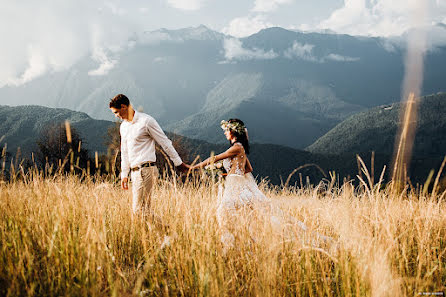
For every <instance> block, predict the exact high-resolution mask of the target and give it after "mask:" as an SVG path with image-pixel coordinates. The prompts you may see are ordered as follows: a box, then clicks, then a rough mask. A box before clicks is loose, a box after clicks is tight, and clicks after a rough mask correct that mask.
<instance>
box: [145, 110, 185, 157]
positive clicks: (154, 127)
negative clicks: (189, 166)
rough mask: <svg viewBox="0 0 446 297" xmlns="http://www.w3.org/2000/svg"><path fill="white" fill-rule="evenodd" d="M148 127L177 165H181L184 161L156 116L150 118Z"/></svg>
mask: <svg viewBox="0 0 446 297" xmlns="http://www.w3.org/2000/svg"><path fill="white" fill-rule="evenodd" d="M146 126H147V129H148V131H149V133H150V135H151V136H152V138H153V139H154V140H155V141H156V142H157V143H158V144H159V145H160V146H161V148H162V149H163V151H164V152H165V153H166V154H167V155H168V156H169V158H170V159H171V160H172V162H173V164H174V165H175V166H179V165H181V163H183V161H182V160H181V158H180V156H179V155H178V153H177V151H176V150H175V148H174V147H173V145H172V141H170V139H169V138H167V136H166V134H164V132H163V130H162V129H161V127H160V125H159V124H158V122H157V121H156V120H155V119H154V118H150V119H148V120H147V123H146Z"/></svg>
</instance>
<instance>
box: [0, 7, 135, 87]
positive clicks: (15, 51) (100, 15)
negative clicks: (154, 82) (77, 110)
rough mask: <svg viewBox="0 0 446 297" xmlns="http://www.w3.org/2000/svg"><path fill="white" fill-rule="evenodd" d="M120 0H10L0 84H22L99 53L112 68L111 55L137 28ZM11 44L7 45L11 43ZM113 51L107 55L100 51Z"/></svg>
mask: <svg viewBox="0 0 446 297" xmlns="http://www.w3.org/2000/svg"><path fill="white" fill-rule="evenodd" d="M119 3H120V2H119V1H118V0H107V1H102V0H91V1H90V0H78V1H57V0H41V1H38V2H35V1H7V2H5V3H2V9H1V10H0V20H1V21H2V24H9V25H8V26H6V25H2V26H0V36H2V39H3V41H2V45H3V47H2V48H1V54H0V65H2V67H1V68H0V87H2V86H4V85H20V84H23V83H26V82H28V81H30V80H32V79H34V78H36V77H38V76H40V75H43V74H45V73H47V72H51V71H60V70H63V69H67V68H69V67H71V66H72V65H73V64H74V63H76V62H77V61H79V59H81V58H83V57H85V56H87V55H89V54H91V53H93V57H94V58H95V59H96V60H97V61H98V62H99V63H100V66H99V68H98V69H96V70H93V71H92V72H91V73H92V74H101V73H106V72H107V71H108V70H110V69H111V68H112V67H113V66H114V64H115V62H113V61H114V60H113V59H111V58H110V57H109V55H110V54H116V52H117V51H119V49H120V48H122V47H123V46H124V45H125V44H126V43H128V37H129V36H130V35H131V34H132V33H133V32H135V31H136V30H135V28H137V26H136V24H135V23H133V21H132V18H129V17H128V15H127V12H126V10H124V9H120V8H119V5H118V4H119ZM6 45H7V46H6ZM101 51H102V52H103V53H107V55H108V56H107V55H105V54H104V55H105V56H101V55H100V54H98V53H100V52H101Z"/></svg>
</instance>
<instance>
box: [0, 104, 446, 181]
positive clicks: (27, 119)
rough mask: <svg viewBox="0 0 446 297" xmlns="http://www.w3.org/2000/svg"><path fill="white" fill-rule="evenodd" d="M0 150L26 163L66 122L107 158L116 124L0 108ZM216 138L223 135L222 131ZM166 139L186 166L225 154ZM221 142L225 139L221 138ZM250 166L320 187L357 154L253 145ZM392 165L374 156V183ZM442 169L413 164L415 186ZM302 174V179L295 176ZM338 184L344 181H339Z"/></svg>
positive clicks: (349, 174) (427, 162) (346, 170)
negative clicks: (176, 145)
mask: <svg viewBox="0 0 446 297" xmlns="http://www.w3.org/2000/svg"><path fill="white" fill-rule="evenodd" d="M0 118H1V119H2V121H0V146H1V147H3V146H4V145H5V143H7V148H8V152H9V153H10V154H11V156H12V157H14V156H15V153H16V150H17V148H18V147H20V148H21V151H22V154H21V158H30V154H31V152H32V151H35V150H36V149H37V147H36V140H37V139H38V137H39V134H40V133H41V131H42V129H44V127H46V126H47V125H49V124H50V123H55V122H64V121H65V120H69V121H70V122H71V125H72V127H74V128H75V129H76V130H77V131H78V132H79V134H80V136H81V138H82V139H83V141H84V142H83V145H84V147H85V148H87V149H88V150H89V151H90V153H93V152H94V151H98V152H100V153H101V152H102V153H105V152H106V150H107V149H106V147H105V145H104V140H105V135H106V134H107V129H108V128H109V127H111V126H113V125H115V123H114V122H111V121H104V120H95V119H93V118H91V117H89V116H88V115H86V114H85V113H82V112H75V111H71V110H68V109H61V108H47V107H42V106H19V107H10V106H0ZM218 133H219V135H223V132H222V131H221V129H220V130H219V131H218ZM166 134H167V135H168V137H169V138H170V139H175V138H179V139H180V143H181V145H182V146H184V147H185V148H186V151H189V156H188V160H185V161H186V162H192V161H193V160H194V159H195V157H196V156H197V155H200V157H201V159H202V160H203V159H206V158H207V157H209V156H210V154H211V152H212V151H213V152H215V153H220V152H223V151H224V150H226V149H227V148H228V146H229V144H228V143H225V144H224V143H221V144H214V143H210V142H206V141H203V140H198V139H192V138H188V137H183V136H179V135H176V134H173V133H170V132H167V133H166ZM222 137H223V136H222ZM361 156H362V157H363V158H364V160H365V162H366V164H367V166H368V167H369V168H370V167H371V164H370V158H371V156H370V153H363V154H361ZM249 158H250V161H251V163H252V165H253V167H254V175H255V176H258V177H259V178H267V179H268V180H269V181H271V182H272V183H273V184H281V183H282V182H285V181H286V179H287V177H288V175H289V174H290V173H291V172H292V171H293V170H294V169H296V168H298V167H300V166H303V165H306V164H316V165H318V166H319V167H320V168H321V169H322V170H323V171H324V172H325V175H326V176H324V174H323V173H322V172H321V171H320V170H319V169H317V168H316V167H315V166H309V167H305V168H303V169H301V170H299V171H298V172H297V173H296V174H295V175H294V176H293V178H292V179H291V184H294V183H298V184H299V183H300V180H301V178H302V182H303V184H305V183H306V182H307V177H308V181H309V182H310V183H313V184H314V183H318V182H319V181H320V180H321V179H323V178H328V172H329V171H335V172H336V174H338V175H339V176H340V177H341V178H342V177H346V178H351V179H355V177H356V174H357V173H358V167H357V162H356V154H354V153H344V154H342V155H336V156H335V155H324V154H315V153H310V152H307V151H302V150H297V149H293V148H290V147H285V146H280V145H274V144H258V143H252V144H251V154H250V155H249ZM389 162H391V156H390V155H388V154H376V156H375V163H374V166H375V179H378V177H379V174H380V173H381V170H382V168H383V166H384V165H388V164H389ZM440 163H441V158H439V157H429V158H415V159H414V160H413V162H412V166H411V170H412V175H411V176H412V177H413V181H416V182H424V180H425V178H426V177H427V175H428V173H429V170H431V169H438V167H439V166H440ZM299 174H300V175H299ZM341 181H342V179H341Z"/></svg>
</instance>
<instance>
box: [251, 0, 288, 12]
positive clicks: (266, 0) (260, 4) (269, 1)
mask: <svg viewBox="0 0 446 297" xmlns="http://www.w3.org/2000/svg"><path fill="white" fill-rule="evenodd" d="M293 2H294V0H256V1H255V3H254V8H253V9H252V10H253V11H256V12H270V11H273V10H276V9H277V7H279V6H280V5H283V4H290V3H293Z"/></svg>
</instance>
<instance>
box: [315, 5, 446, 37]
mask: <svg viewBox="0 0 446 297" xmlns="http://www.w3.org/2000/svg"><path fill="white" fill-rule="evenodd" d="M420 2H421V1H420V0H344V5H343V6H342V7H341V8H339V9H337V10H335V11H334V12H333V13H332V14H331V15H330V17H329V18H327V19H326V20H324V21H322V22H320V23H319V24H318V25H317V28H318V29H331V30H334V31H336V32H340V33H347V34H351V35H369V36H383V37H389V36H399V35H401V34H403V33H404V32H406V31H408V30H409V29H410V28H412V27H414V19H416V18H419V17H420V15H421V14H423V10H421V9H420ZM445 2H446V1H444V0H426V1H425V2H423V3H426V5H427V6H428V9H427V10H428V12H429V17H426V18H425V21H426V22H425V23H424V24H423V25H426V26H430V25H431V24H432V22H434V23H436V22H442V21H444V15H445V14H446V4H445ZM415 23H416V21H415ZM417 25H419V24H417Z"/></svg>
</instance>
